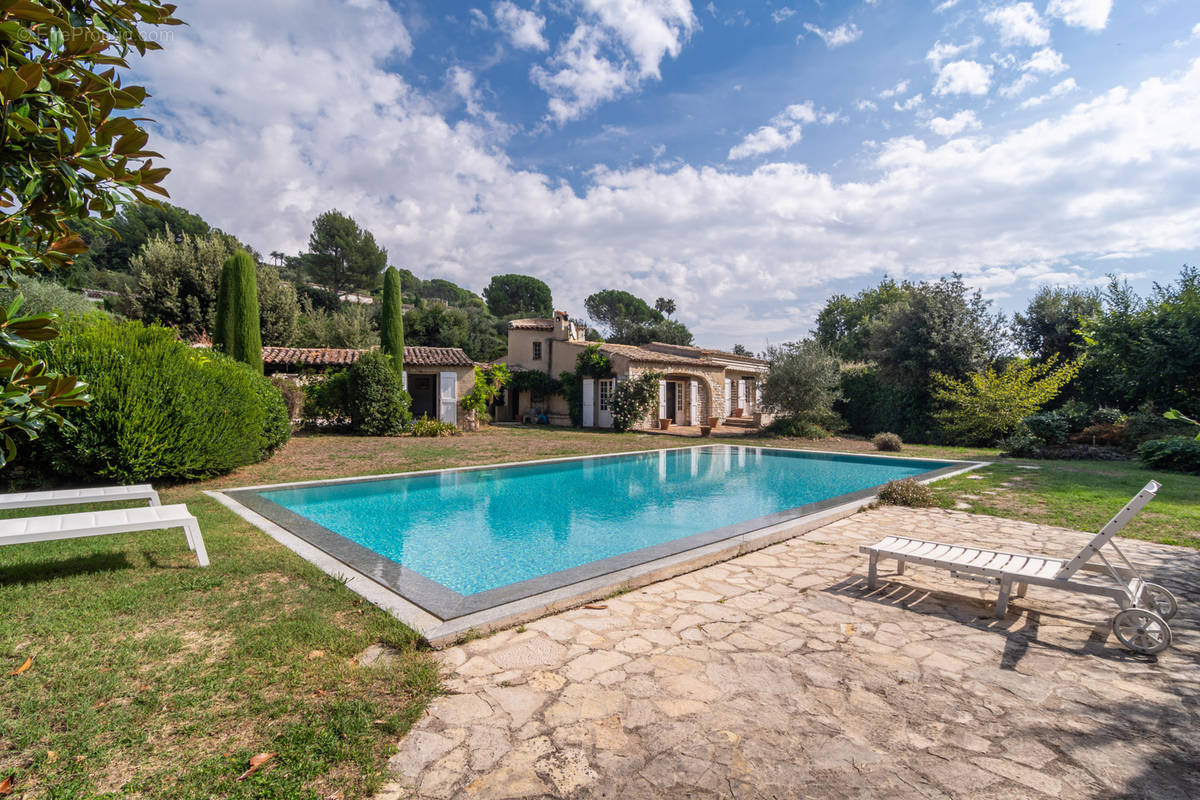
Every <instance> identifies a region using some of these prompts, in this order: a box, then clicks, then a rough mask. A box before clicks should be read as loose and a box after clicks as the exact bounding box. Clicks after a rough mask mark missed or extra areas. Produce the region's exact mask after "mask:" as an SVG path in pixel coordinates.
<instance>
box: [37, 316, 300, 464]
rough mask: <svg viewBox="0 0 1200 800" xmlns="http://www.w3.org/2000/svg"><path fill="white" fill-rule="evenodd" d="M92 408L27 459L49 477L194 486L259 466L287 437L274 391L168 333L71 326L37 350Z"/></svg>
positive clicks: (240, 367)
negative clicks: (73, 380) (83, 392)
mask: <svg viewBox="0 0 1200 800" xmlns="http://www.w3.org/2000/svg"><path fill="white" fill-rule="evenodd" d="M42 347H43V348H44V351H45V355H46V359H47V361H49V363H50V364H51V365H52V367H53V368H54V369H56V370H59V371H61V372H64V373H68V374H73V375H78V376H80V377H81V378H82V379H83V380H85V381H87V383H88V393H89V394H90V395H91V396H92V398H93V399H92V402H91V404H90V405H88V406H87V407H86V408H77V409H71V410H70V411H69V412H68V413H67V414H65V416H66V417H67V419H68V420H69V421H70V422H71V423H72V424H73V425H74V427H75V429H74V430H57V431H53V432H50V433H47V434H46V435H45V436H43V437H42V438H41V439H39V440H38V442H37V443H36V445H37V449H36V450H35V451H34V453H33V454H32V456H33V459H35V460H36V461H40V462H41V466H44V467H47V468H48V469H49V470H51V471H52V472H53V473H54V474H55V475H56V476H60V477H64V478H76V479H92V480H94V479H95V478H105V479H112V480H118V481H123V482H139V481H162V480H166V481H173V480H195V479H198V478H207V477H210V476H212V475H217V474H220V473H223V472H228V471H229V470H232V469H234V468H236V467H239V466H242V465H243V464H249V463H252V462H255V461H259V460H261V459H263V458H264V457H266V456H267V455H268V454H269V453H270V452H271V451H272V450H274V449H275V448H277V447H278V446H279V445H281V444H283V443H284V442H286V441H287V439H288V437H289V436H290V434H291V423H290V421H289V420H288V414H287V408H286V406H285V404H284V401H283V396H282V395H281V394H280V392H279V390H278V389H276V388H275V387H274V386H272V385H271V383H270V381H268V380H267V379H266V378H264V377H262V376H261V375H259V374H258V373H257V372H256V371H255V370H254V369H253V368H252V367H249V366H247V365H245V364H242V363H239V362H237V361H234V360H233V359H232V358H229V357H228V356H225V355H222V354H220V353H214V352H213V351H211V350H208V349H197V348H192V347H189V346H188V345H186V344H184V343H183V342H181V341H179V340H178V339H176V338H175V333H174V331H172V330H171V329H169V328H164V327H160V326H157V325H149V326H146V325H143V324H142V323H140V322H124V323H118V322H113V321H109V320H102V319H96V318H90V319H84V318H73V319H70V320H68V321H67V322H66V324H64V325H63V327H62V332H61V335H60V336H59V337H58V338H57V339H54V340H52V341H50V342H47V343H46V344H44V345H43V346H42Z"/></svg>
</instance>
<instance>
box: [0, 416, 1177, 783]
mask: <svg viewBox="0 0 1200 800" xmlns="http://www.w3.org/2000/svg"><path fill="white" fill-rule="evenodd" d="M715 441H720V440H715ZM697 443H698V442H697V440H695V439H684V438H679V437H668V436H655V435H647V434H611V433H591V432H580V431H564V430H548V429H545V428H539V429H529V428H515V429H514V428H494V429H491V430H488V431H485V432H483V433H478V434H470V435H464V436H459V437H454V438H449V439H412V438H404V437H402V438H396V439H367V438H355V437H334V436H297V437H295V438H293V440H292V441H291V442H290V443H288V444H287V445H286V446H285V447H284V448H283V449H282V450H281V451H280V452H279V453H277V454H276V455H275V456H274V457H273V458H272V459H271V460H270V461H268V462H265V463H263V464H256V465H253V466H250V467H246V468H243V469H240V470H238V471H236V472H235V473H233V474H231V475H227V476H224V477H222V478H220V479H216V480H212V481H208V482H204V483H200V484H191V485H187V486H179V487H170V488H167V489H165V490H164V491H163V492H162V497H163V502H165V503H178V502H182V503H187V504H188V507H189V508H190V509H192V511H193V512H194V513H195V514H196V515H197V516H198V517H199V518H200V525H201V528H202V529H203V531H204V537H205V541H206V542H207V544H208V550H209V554H210V556H211V558H212V566H211V567H209V568H208V569H204V570H201V569H199V568H197V567H195V561H194V558H193V557H192V556H191V554H190V553H189V552H188V550H187V548H186V545H185V544H184V539H183V534H182V533H181V532H165V533H154V534H130V535H125V536H109V537H101V538H97V539H85V540H76V541H71V542H56V543H46V544H37V545H20V546H11V547H4V548H0V607H3V608H4V610H5V613H4V615H3V617H2V618H0V668H2V671H0V681H3V683H4V691H3V704H4V705H3V717H2V718H3V720H4V725H3V727H2V728H0V780H3V779H4V778H5V777H7V776H9V775H12V776H13V782H14V793H15V795H16V796H25V797H29V798H42V797H55V798H82V797H89V798H90V797H98V796H100V797H103V796H109V797H147V798H149V797H156V798H157V797H170V798H210V797H215V796H216V797H230V798H249V797H259V798H267V797H269V798H303V797H312V798H326V797H330V796H334V797H339V796H340V797H343V798H346V800H349V799H350V798H355V797H363V796H366V795H368V794H369V793H370V792H371V790H372V789H373V788H375V787H376V786H377V785H378V784H379V783H380V781H381V780H382V779H383V777H384V766H385V762H386V759H387V757H388V756H389V754H390V753H391V752H392V749H393V747H394V745H395V743H396V741H397V740H398V739H399V737H400V736H401V735H402V734H403V732H404V731H405V730H407V728H408V726H409V725H411V723H412V722H413V720H415V719H417V718H418V717H419V716H420V714H421V713H423V709H424V707H425V705H426V703H427V702H428V700H429V698H430V697H431V696H432V695H433V694H434V693H436V692H437V691H438V676H437V671H436V667H435V662H434V659H433V657H432V654H431V653H430V652H429V651H428V650H427V649H425V648H424V647H423V646H422V643H421V642H420V640H419V637H417V636H416V635H415V634H413V633H412V631H410V630H409V629H407V628H406V627H405V626H403V625H402V624H400V623H399V622H397V621H396V620H394V619H393V618H391V617H390V616H388V615H387V614H385V613H383V612H382V611H380V610H378V609H376V608H374V607H372V606H370V605H369V604H365V603H364V602H362V601H361V600H360V599H359V598H358V596H357V595H355V594H353V593H352V592H350V591H349V590H347V589H346V588H345V587H344V586H342V585H341V584H340V583H339V582H337V581H335V580H332V579H330V578H329V577H327V576H325V575H324V574H323V573H321V572H320V571H319V570H317V569H316V568H314V567H312V566H311V565H309V564H308V563H307V562H305V561H304V560H303V559H301V558H299V557H298V556H296V555H294V554H293V553H292V552H291V551H290V550H287V549H286V548H284V547H282V546H280V545H278V544H276V543H275V541H274V540H272V539H271V538H269V537H268V536H266V535H265V534H263V533H262V532H260V531H258V530H257V529H256V528H254V527H253V526H251V525H249V524H248V523H246V522H244V521H242V520H241V519H240V518H239V517H237V516H236V515H234V514H233V513H231V512H229V511H228V510H226V509H225V508H224V507H222V506H221V505H219V504H218V503H216V502H215V501H213V500H212V499H210V498H208V497H207V496H205V495H204V494H203V493H202V490H203V489H211V488H221V487H233V486H242V485H250V484H261V483H269V482H278V481H292V480H306V479H315V478H328V477H340V476H352V475H365V474H377V473H385V472H399V471H405V470H414V469H434V468H441V467H450V466H458V465H466V464H479V463H495V462H501V461H519V460H527V459H534V458H546V457H554V456H564V455H576V454H589V453H605V452H615V451H623V450H637V449H651V448H658V447H679V446H689V445H694V444H697ZM735 443H736V442H735ZM747 443H753V444H769V445H772V446H786V447H807V448H818V449H842V450H848V451H863V450H869V449H870V446H869V445H868V444H866V443H863V442H856V441H850V440H845V441H836V440H835V441H823V442H802V441H790V440H773V441H770V442H763V441H759V440H752V439H751V440H747ZM901 455H916V456H928V457H937V458H945V457H953V458H971V459H978V460H994V459H995V458H996V453H995V451H988V450H966V449H957V448H954V449H945V448H932V447H906V448H905V451H904V452H903V453H902V454H901ZM1020 463H1028V464H1031V465H1034V466H1038V467H1040V469H1036V470H1025V469H1020V468H1019V467H1018V466H1017V464H1020ZM975 474H977V475H978V476H980V477H981V478H982V479H973V478H968V477H966V476H963V477H959V478H954V479H950V480H947V481H943V482H940V483H939V484H937V491H938V493H939V495H940V496H941V497H942V498H943V501H944V503H945V504H947V505H953V504H954V503H956V502H957V503H960V504H966V505H968V506H969V510H971V511H974V512H976V513H985V514H997V515H1001V516H1007V517H1013V518H1018V519H1028V520H1034V521H1037V522H1046V523H1050V524H1055V525H1064V526H1066V527H1071V528H1082V529H1087V530H1094V529H1096V528H1097V527H1099V526H1100V525H1102V524H1103V523H1104V522H1105V521H1107V519H1108V518H1109V517H1110V516H1111V515H1112V514H1113V512H1115V511H1116V509H1117V508H1119V507H1120V506H1121V504H1122V503H1124V502H1125V501H1126V500H1127V499H1128V498H1129V497H1130V496H1132V495H1133V494H1134V493H1135V492H1136V491H1137V489H1139V488H1141V486H1142V485H1144V484H1145V482H1146V480H1148V479H1149V478H1150V477H1155V478H1156V479H1158V480H1160V481H1162V482H1163V484H1164V489H1163V491H1162V494H1161V497H1160V499H1158V500H1156V501H1155V502H1154V503H1153V504H1152V505H1151V506H1150V507H1149V508H1147V509H1146V511H1145V512H1143V514H1142V515H1141V516H1140V517H1139V518H1138V519H1137V520H1136V521H1135V522H1134V523H1133V524H1132V525H1131V526H1130V527H1129V528H1128V529H1127V530H1128V531H1129V532H1130V533H1131V534H1132V535H1136V536H1139V537H1142V538H1149V539H1154V540H1156V541H1165V542H1169V543H1179V544H1187V545H1189V546H1192V547H1197V546H1200V539H1198V538H1197V536H1196V531H1197V530H1198V529H1200V502H1198V501H1197V498H1200V478H1197V477H1194V476H1182V475H1174V474H1156V473H1151V472H1149V471H1147V470H1144V469H1142V468H1140V467H1137V466H1135V465H1133V464H1126V463H1112V462H1105V463H1092V462H1016V463H1008V462H1001V463H998V464H996V465H993V466H990V467H987V468H985V469H983V470H979V471H977V472H976V473H975ZM992 492H994V494H991V493H992ZM59 510H61V509H59ZM72 510H76V509H72ZM47 511H53V509H48V510H47ZM376 643H382V644H385V645H388V646H390V647H392V648H394V651H395V654H396V657H395V658H394V659H393V660H391V661H388V662H387V663H376V664H373V665H370V666H360V665H358V664H357V663H356V662H355V656H356V655H358V654H359V653H362V652H363V651H364V650H365V649H366V648H367V647H369V646H370V645H372V644H376ZM27 658H31V659H32V663H31V666H30V667H29V668H28V669H27V670H25V671H24V672H21V673H20V674H18V675H11V674H9V673H11V672H13V671H16V670H17V669H18V668H19V667H21V665H22V664H24V663H25V661H26V659H27ZM264 752H265V753H276V755H275V756H274V757H273V758H272V759H271V760H270V761H268V762H266V763H265V764H263V765H262V767H261V768H259V769H258V770H257V771H256V772H254V773H253V774H251V775H250V776H249V777H247V778H246V779H245V780H242V781H238V780H237V778H238V776H239V775H241V774H242V773H243V772H244V771H245V770H246V769H247V766H248V763H249V759H250V758H251V756H253V755H255V754H257V753H264ZM338 792H340V793H341V794H340V795H339V794H338ZM0 794H2V792H0Z"/></svg>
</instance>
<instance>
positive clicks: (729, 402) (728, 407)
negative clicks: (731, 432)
mask: <svg viewBox="0 0 1200 800" xmlns="http://www.w3.org/2000/svg"><path fill="white" fill-rule="evenodd" d="M732 413H733V381H731V380H730V379H729V378H726V379H725V416H727V417H728V416H729V415H731V414H732Z"/></svg>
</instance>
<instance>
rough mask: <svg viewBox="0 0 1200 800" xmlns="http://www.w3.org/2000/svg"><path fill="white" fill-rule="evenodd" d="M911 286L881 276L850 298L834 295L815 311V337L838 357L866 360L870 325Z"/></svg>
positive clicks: (905, 296) (905, 295)
mask: <svg viewBox="0 0 1200 800" xmlns="http://www.w3.org/2000/svg"><path fill="white" fill-rule="evenodd" d="M912 289H913V286H912V284H910V283H908V282H907V281H905V282H904V283H896V281H894V280H892V279H891V278H888V277H886V276H885V277H884V279H883V280H882V281H880V282H879V285H878V286H873V287H870V288H868V289H863V290H862V291H861V292H859V293H858V294H857V295H855V296H854V297H847V296H846V295H844V294H837V295H834V296H833V297H831V298H829V300H828V301H826V303H825V307H824V308H823V309H821V312H820V313H819V314H817V330H816V333H815V338H816V340H817V341H818V342H820V343H821V344H823V345H825V347H827V348H829V349H830V350H831V351H832V352H833V353H834V354H835V355H837V356H838V357H839V358H842V359H845V360H847V361H866V360H867V359H868V358H869V357H870V353H871V325H872V324H873V323H874V322H875V320H876V319H878V318H879V317H880V316H882V314H883V312H884V311H885V310H887V309H888V308H890V307H891V306H892V305H894V304H897V303H900V302H902V301H904V300H906V299H907V298H908V296H909V294H910V293H911V291H912Z"/></svg>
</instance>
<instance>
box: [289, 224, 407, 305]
mask: <svg viewBox="0 0 1200 800" xmlns="http://www.w3.org/2000/svg"><path fill="white" fill-rule="evenodd" d="M308 249H309V253H308V258H307V259H306V263H305V268H306V270H307V277H309V278H310V279H311V280H313V281H315V282H316V283H319V284H320V285H322V286H324V287H325V288H326V289H329V290H330V291H333V292H336V293H337V294H339V295H344V294H347V293H348V292H351V291H353V290H355V289H366V290H370V289H373V288H374V287H375V286H376V285H377V284H378V282H379V273H381V272H382V271H383V270H384V268H385V267H387V251H386V250H384V249H383V248H381V247H379V245H377V244H376V243H375V236H374V234H372V233H371V232H370V231H368V230H365V229H363V228H360V227H359V225H358V223H357V222H355V221H354V220H353V219H352V218H350V217H349V216H347V215H345V214H343V213H342V212H340V211H338V210H337V209H333V210H331V211H326V212H325V213H324V214H322V215H320V216H319V217H317V218H316V219H315V220H313V230H312V234H311V235H310V236H309V237H308Z"/></svg>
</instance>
